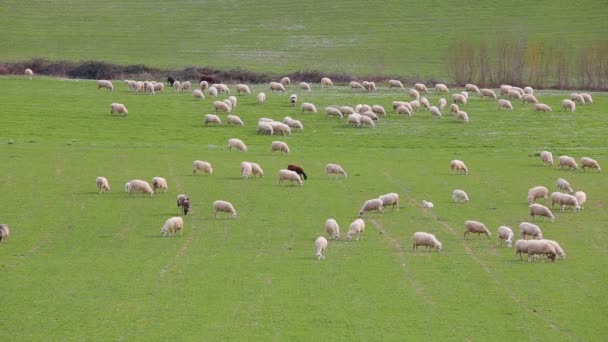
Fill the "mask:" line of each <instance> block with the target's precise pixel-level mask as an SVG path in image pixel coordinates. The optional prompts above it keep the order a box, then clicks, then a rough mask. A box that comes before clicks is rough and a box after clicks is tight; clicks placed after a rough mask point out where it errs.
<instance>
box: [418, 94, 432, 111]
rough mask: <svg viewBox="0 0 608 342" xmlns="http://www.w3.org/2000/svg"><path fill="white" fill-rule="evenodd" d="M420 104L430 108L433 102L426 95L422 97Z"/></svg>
mask: <svg viewBox="0 0 608 342" xmlns="http://www.w3.org/2000/svg"><path fill="white" fill-rule="evenodd" d="M419 101H420V104H421V105H422V106H423V107H424V108H427V109H428V108H429V107H430V106H431V104H430V103H429V99H427V98H426V97H422V98H420V100H419Z"/></svg>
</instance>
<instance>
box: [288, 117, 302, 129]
mask: <svg viewBox="0 0 608 342" xmlns="http://www.w3.org/2000/svg"><path fill="white" fill-rule="evenodd" d="M283 123H284V124H286V125H287V126H289V127H291V128H297V129H299V130H300V131H301V132H303V131H304V125H302V123H301V122H300V120H295V119H292V118H290V117H289V116H286V117H285V118H284V119H283Z"/></svg>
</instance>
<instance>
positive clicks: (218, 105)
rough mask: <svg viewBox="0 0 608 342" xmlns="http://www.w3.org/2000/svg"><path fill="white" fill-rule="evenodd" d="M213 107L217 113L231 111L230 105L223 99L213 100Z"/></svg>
mask: <svg viewBox="0 0 608 342" xmlns="http://www.w3.org/2000/svg"><path fill="white" fill-rule="evenodd" d="M213 108H214V109H215V112H216V113H217V112H218V111H220V112H224V113H230V112H231V110H230V105H228V104H227V103H226V102H223V101H213Z"/></svg>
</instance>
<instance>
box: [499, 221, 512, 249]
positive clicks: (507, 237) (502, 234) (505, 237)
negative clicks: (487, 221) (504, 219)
mask: <svg viewBox="0 0 608 342" xmlns="http://www.w3.org/2000/svg"><path fill="white" fill-rule="evenodd" d="M498 239H499V240H500V244H501V245H502V242H503V241H505V242H506V243H507V247H509V248H511V247H512V246H513V231H512V230H511V228H509V227H507V226H500V227H498Z"/></svg>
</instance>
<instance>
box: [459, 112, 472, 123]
mask: <svg viewBox="0 0 608 342" xmlns="http://www.w3.org/2000/svg"><path fill="white" fill-rule="evenodd" d="M456 120H459V121H462V122H464V123H467V122H469V114H467V112H465V111H462V110H459V111H458V112H457V113H456Z"/></svg>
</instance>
